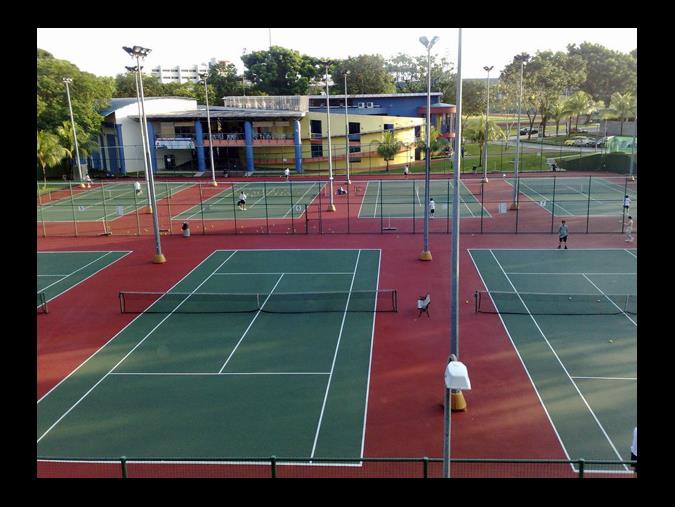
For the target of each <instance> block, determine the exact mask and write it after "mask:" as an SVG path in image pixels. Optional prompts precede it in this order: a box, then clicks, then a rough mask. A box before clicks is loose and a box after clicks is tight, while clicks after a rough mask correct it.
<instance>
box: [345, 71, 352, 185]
mask: <svg viewBox="0 0 675 507" xmlns="http://www.w3.org/2000/svg"><path fill="white" fill-rule="evenodd" d="M349 74H351V72H350V71H345V145H346V150H347V151H346V152H345V167H346V168H347V185H351V184H352V182H351V180H350V179H349V112H348V111H347V76H348V75H349Z"/></svg>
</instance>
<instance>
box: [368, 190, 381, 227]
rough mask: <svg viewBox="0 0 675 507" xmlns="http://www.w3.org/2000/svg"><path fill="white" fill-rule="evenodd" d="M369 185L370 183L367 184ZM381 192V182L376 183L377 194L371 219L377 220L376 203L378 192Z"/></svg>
mask: <svg viewBox="0 0 675 507" xmlns="http://www.w3.org/2000/svg"><path fill="white" fill-rule="evenodd" d="M369 184H370V182H369ZM381 191H382V182H381V181H378V182H377V193H376V194H375V208H374V209H373V218H377V203H378V202H379V200H380V199H379V197H380V192H381Z"/></svg>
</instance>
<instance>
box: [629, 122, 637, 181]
mask: <svg viewBox="0 0 675 507" xmlns="http://www.w3.org/2000/svg"><path fill="white" fill-rule="evenodd" d="M636 138H637V113H636V114H635V120H633V144H631V149H630V168H629V170H628V176H629V177H630V179H631V180H635V176H633V157H634V156H635V141H636Z"/></svg>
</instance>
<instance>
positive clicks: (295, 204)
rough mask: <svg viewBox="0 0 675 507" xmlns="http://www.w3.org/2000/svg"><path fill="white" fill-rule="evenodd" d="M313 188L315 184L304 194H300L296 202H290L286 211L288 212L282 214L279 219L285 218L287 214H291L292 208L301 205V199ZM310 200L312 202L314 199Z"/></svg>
mask: <svg viewBox="0 0 675 507" xmlns="http://www.w3.org/2000/svg"><path fill="white" fill-rule="evenodd" d="M315 186H316V183H312V185H311V186H310V187H309V188H308V189H307V190H305V193H304V194H302V195H301V196H300V197H298V200H297V201H296V202H291V207H290V208H289V209H288V211H287V212H286V213H285V214H284V216H283V217H281V218H286V217H287V216H288V214H289V213H291V212H293V208H294V207H295V206H297V205H299V204H301V201H302V198H303V197H305V196H306V195H307V192H309V191H310V190H312V189H313V188H314V187H315ZM312 200H314V199H312ZM298 218H299V217H298Z"/></svg>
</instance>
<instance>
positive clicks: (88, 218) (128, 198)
mask: <svg viewBox="0 0 675 507" xmlns="http://www.w3.org/2000/svg"><path fill="white" fill-rule="evenodd" d="M40 186H41V185H40ZM192 186H193V185H192V184H190V183H171V182H161V183H155V198H156V200H158V201H159V200H160V199H165V198H167V197H172V196H174V195H175V194H177V193H178V192H180V191H181V190H185V189H188V188H190V187H192ZM48 189H49V191H48V192H43V193H41V194H39V195H38V208H37V216H38V220H42V221H45V222H72V221H73V220H77V221H79V222H96V221H99V220H103V219H104V218H105V220H107V221H110V220H115V219H117V218H120V217H122V216H124V215H126V214H128V213H131V212H132V211H136V210H137V209H140V208H143V207H145V206H147V205H148V196H147V186H146V184H145V183H144V182H141V189H142V193H141V194H139V195H136V192H135V191H134V184H133V183H106V184H105V185H101V184H94V185H93V186H92V188H80V187H79V186H78V185H68V186H65V187H64V185H63V184H61V183H57V184H53V185H51V184H48Z"/></svg>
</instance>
